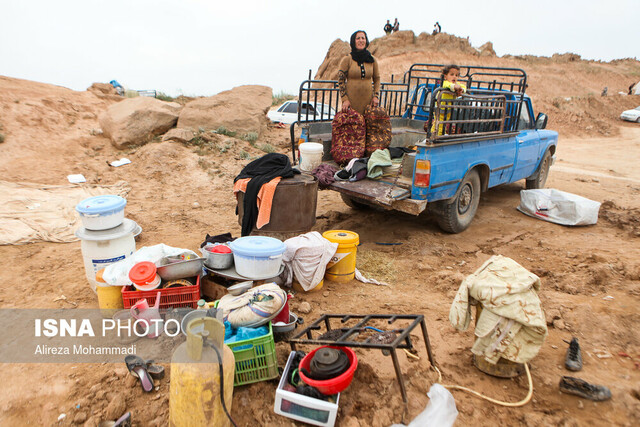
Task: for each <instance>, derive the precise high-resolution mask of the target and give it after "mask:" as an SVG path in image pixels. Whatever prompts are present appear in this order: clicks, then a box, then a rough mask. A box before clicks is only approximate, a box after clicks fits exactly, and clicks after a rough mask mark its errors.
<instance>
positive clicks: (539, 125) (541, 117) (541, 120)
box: [536, 113, 548, 129]
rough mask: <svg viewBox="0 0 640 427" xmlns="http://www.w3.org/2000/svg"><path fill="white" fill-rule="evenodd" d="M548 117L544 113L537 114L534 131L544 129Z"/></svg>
mask: <svg viewBox="0 0 640 427" xmlns="http://www.w3.org/2000/svg"><path fill="white" fill-rule="evenodd" d="M547 120H548V117H547V115H546V114H544V113H538V117H537V118H536V129H545V128H546V127H547Z"/></svg>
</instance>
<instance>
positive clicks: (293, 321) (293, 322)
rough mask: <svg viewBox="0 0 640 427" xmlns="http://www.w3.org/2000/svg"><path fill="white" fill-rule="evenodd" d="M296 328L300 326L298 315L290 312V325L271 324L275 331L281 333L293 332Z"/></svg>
mask: <svg viewBox="0 0 640 427" xmlns="http://www.w3.org/2000/svg"><path fill="white" fill-rule="evenodd" d="M296 326H298V315H297V314H295V313H293V312H289V323H285V324H284V325H275V324H273V323H272V324H271V327H272V328H273V331H274V332H279V333H282V332H289V331H293V330H294V329H295V328H296Z"/></svg>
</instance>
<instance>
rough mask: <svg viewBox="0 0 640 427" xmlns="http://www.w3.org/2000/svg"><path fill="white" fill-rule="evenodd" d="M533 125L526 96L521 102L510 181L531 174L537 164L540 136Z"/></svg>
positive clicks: (529, 104)
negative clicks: (514, 164) (514, 159)
mask: <svg viewBox="0 0 640 427" xmlns="http://www.w3.org/2000/svg"><path fill="white" fill-rule="evenodd" d="M534 127H535V126H534V121H533V114H532V111H531V100H530V99H529V98H527V99H526V100H525V101H524V102H523V103H522V109H521V111H520V121H519V122H518V130H519V133H518V135H517V136H516V166H515V169H514V171H513V176H512V177H511V181H512V182H513V181H517V180H519V179H523V178H526V177H528V176H531V175H532V174H533V173H534V172H535V170H536V167H537V166H538V161H539V160H540V138H539V136H538V131H537V130H535V129H534Z"/></svg>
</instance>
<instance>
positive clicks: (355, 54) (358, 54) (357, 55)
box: [349, 30, 373, 65]
mask: <svg viewBox="0 0 640 427" xmlns="http://www.w3.org/2000/svg"><path fill="white" fill-rule="evenodd" d="M358 33H363V34H364V38H365V39H366V40H367V44H366V45H365V47H364V49H362V50H358V49H356V35H357V34H358ZM349 44H350V45H351V58H353V60H354V61H356V62H357V63H358V65H361V64H362V63H363V62H369V63H372V62H373V56H372V55H371V52H369V51H368V50H367V48H368V47H369V37H367V33H365V32H364V31H362V30H358V31H356V32H355V33H353V34H351V42H350V43H349Z"/></svg>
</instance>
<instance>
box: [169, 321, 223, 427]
mask: <svg viewBox="0 0 640 427" xmlns="http://www.w3.org/2000/svg"><path fill="white" fill-rule="evenodd" d="M194 330H196V331H199V332H197V333H194ZM205 340H206V341H207V342H208V343H212V344H213V345H215V346H216V348H217V349H218V351H219V353H220V355H221V356H222V370H223V375H222V378H220V365H219V360H218V356H217V354H216V352H215V350H214V349H213V348H211V347H210V346H209V345H205ZM234 373H235V359H234V356H233V351H231V349H230V348H229V347H228V346H226V345H225V344H224V326H223V325H222V323H221V322H220V321H218V320H217V319H214V318H212V317H204V318H199V319H194V320H192V321H191V322H189V324H188V325H187V342H185V343H182V344H181V345H180V346H179V347H178V348H177V349H176V351H175V352H174V353H173V356H172V358H171V383H170V386H169V425H171V426H177V427H181V426H218V427H223V426H225V427H226V426H229V425H231V422H230V421H229V418H228V417H227V415H226V414H225V412H224V410H223V408H222V403H221V401H220V384H221V382H222V383H223V384H222V386H223V389H224V392H223V396H224V402H225V406H226V408H227V411H228V412H229V413H231V403H232V400H233V376H234Z"/></svg>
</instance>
